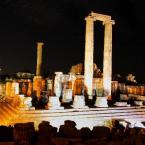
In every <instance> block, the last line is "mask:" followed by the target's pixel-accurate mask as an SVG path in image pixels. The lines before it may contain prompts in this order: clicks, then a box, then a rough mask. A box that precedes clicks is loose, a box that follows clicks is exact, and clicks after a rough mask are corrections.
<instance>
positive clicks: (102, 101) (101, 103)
mask: <svg viewBox="0 0 145 145" xmlns="http://www.w3.org/2000/svg"><path fill="white" fill-rule="evenodd" d="M95 106H96V107H108V103H107V97H96V102H95Z"/></svg>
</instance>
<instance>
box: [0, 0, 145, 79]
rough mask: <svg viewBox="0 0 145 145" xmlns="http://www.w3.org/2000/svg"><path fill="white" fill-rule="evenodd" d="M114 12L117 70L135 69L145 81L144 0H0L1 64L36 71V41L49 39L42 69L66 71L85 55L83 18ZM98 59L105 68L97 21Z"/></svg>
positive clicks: (10, 68) (101, 30) (6, 69)
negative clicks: (94, 14) (93, 13)
mask: <svg viewBox="0 0 145 145" xmlns="http://www.w3.org/2000/svg"><path fill="white" fill-rule="evenodd" d="M91 11H94V12H96V13H102V14H106V15H111V16H112V19H113V20H115V22H116V24H115V25H114V26H113V75H114V74H116V73H120V74H121V75H122V76H125V75H127V74H128V73H133V74H134V75H135V76H136V77H137V78H136V79H137V80H144V81H145V50H144V49H145V1H144V0H124V1H123V0H3V1H2V0H1V1H0V67H1V68H2V72H3V73H12V72H13V73H14V72H17V71H31V72H33V73H35V66H36V47H37V45H36V43H37V42H38V41H42V42H44V43H45V45H44V49H43V71H45V72H46V71H50V72H53V71H64V72H68V71H69V69H70V67H71V65H74V64H77V63H80V62H83V61H84V49H85V20H84V18H85V17H86V16H87V15H88V14H89V13H90V12H91ZM94 35H95V40H94V46H95V48H94V52H95V54H94V62H95V63H97V65H98V67H99V68H101V69H102V63H103V62H102V55H103V37H104V36H103V35H104V27H103V25H102V23H101V22H95V32H94Z"/></svg>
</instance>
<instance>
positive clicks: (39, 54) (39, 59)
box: [36, 42, 44, 76]
mask: <svg viewBox="0 0 145 145" xmlns="http://www.w3.org/2000/svg"><path fill="white" fill-rule="evenodd" d="M43 44H44V43H42V42H38V43H37V66H36V76H41V66H42V47H43Z"/></svg>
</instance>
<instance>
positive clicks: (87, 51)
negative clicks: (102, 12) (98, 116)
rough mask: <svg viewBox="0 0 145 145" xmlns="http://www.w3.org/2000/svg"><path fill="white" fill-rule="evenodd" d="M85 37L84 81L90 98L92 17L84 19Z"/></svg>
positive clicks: (91, 85)
mask: <svg viewBox="0 0 145 145" xmlns="http://www.w3.org/2000/svg"><path fill="white" fill-rule="evenodd" d="M85 20H86V38H85V66H84V67H85V68H84V69H85V70H84V83H85V86H86V87H87V90H88V95H89V98H90V99H92V98H91V97H92V87H93V53H94V46H93V44H94V21H93V19H92V18H90V17H87V18H86V19H85Z"/></svg>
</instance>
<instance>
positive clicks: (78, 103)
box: [72, 95, 88, 108]
mask: <svg viewBox="0 0 145 145" xmlns="http://www.w3.org/2000/svg"><path fill="white" fill-rule="evenodd" d="M72 107H73V108H88V106H86V104H85V97H84V96H83V95H75V96H74V101H73V105H72Z"/></svg>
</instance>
